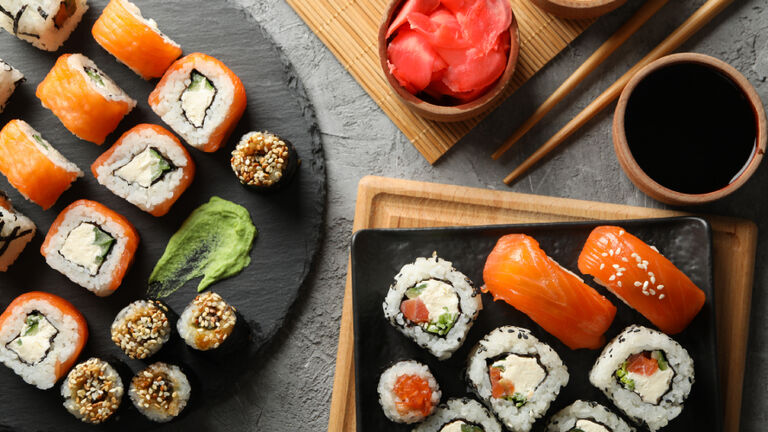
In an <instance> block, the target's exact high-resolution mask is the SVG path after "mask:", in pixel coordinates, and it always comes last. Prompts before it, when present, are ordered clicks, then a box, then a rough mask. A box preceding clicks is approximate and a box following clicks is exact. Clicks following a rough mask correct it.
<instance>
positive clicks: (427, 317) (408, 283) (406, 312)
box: [382, 254, 483, 360]
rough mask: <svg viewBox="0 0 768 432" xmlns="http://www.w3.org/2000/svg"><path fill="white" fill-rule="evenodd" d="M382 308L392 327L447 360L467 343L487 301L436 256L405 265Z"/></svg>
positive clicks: (467, 280)
mask: <svg viewBox="0 0 768 432" xmlns="http://www.w3.org/2000/svg"><path fill="white" fill-rule="evenodd" d="M382 306H383V308H384V317H385V318H386V319H387V320H388V321H389V323H390V324H392V326H394V327H395V328H396V329H398V330H399V331H400V332H401V333H403V334H404V335H406V336H407V337H409V338H411V339H413V341H414V342H416V343H417V344H419V346H421V347H423V348H426V349H427V350H429V352H431V353H432V355H434V356H435V357H437V358H438V359H440V360H445V359H447V358H450V357H451V356H452V355H453V353H454V352H455V351H456V350H457V349H459V347H460V346H461V345H462V344H463V343H464V339H465V338H466V337H467V333H468V332H469V329H470V328H471V327H472V324H474V322H475V320H476V319H477V316H478V314H479V313H480V310H481V309H482V308H483V301H482V299H481V297H480V291H479V290H477V289H475V288H474V287H473V286H472V282H471V281H470V280H469V279H468V278H467V277H466V276H464V274H462V273H461V272H459V271H458V270H456V269H455V268H453V266H452V264H451V262H449V261H446V260H444V259H442V258H438V256H437V254H434V255H433V256H432V257H431V258H423V257H422V258H417V259H416V261H414V262H413V263H411V264H407V265H405V266H404V267H403V268H402V269H401V270H400V273H398V274H397V276H395V282H394V283H393V284H392V286H390V287H389V291H388V292H387V296H386V298H385V299H384V303H383V305H382Z"/></svg>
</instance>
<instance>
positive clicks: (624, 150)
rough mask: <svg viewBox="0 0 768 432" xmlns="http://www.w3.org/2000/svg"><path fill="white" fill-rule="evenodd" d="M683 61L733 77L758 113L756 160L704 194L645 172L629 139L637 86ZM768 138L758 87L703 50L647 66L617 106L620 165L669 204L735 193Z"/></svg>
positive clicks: (616, 147)
mask: <svg viewBox="0 0 768 432" xmlns="http://www.w3.org/2000/svg"><path fill="white" fill-rule="evenodd" d="M682 63H694V64H699V65H703V66H707V67H710V68H713V69H715V70H716V71H718V72H720V73H722V74H723V75H725V76H726V77H728V78H729V79H731V80H732V81H733V82H734V83H735V84H736V85H737V86H738V87H739V88H740V89H741V91H742V92H744V95H745V96H746V97H747V99H749V101H750V103H751V105H752V110H753V111H754V113H755V123H756V127H757V131H756V139H755V141H756V145H757V150H756V151H755V152H754V154H753V155H752V159H751V160H750V161H749V163H748V164H747V165H746V168H745V169H744V170H743V171H742V172H741V174H739V176H738V177H737V178H736V180H735V181H733V182H731V183H730V184H729V185H727V186H725V187H724V188H722V189H719V190H716V191H712V192H708V193H703V194H687V193H682V192H677V191H675V190H672V189H669V188H667V187H665V186H662V185H661V184H659V183H657V182H656V181H655V180H653V179H652V178H651V177H650V176H648V174H646V173H645V171H643V170H642V168H640V165H639V164H638V163H637V161H636V160H635V157H634V156H633V155H632V152H631V151H630V150H629V143H628V141H627V136H626V130H625V124H624V116H625V114H626V109H627V103H628V102H629V99H630V97H631V96H632V92H633V91H634V90H635V88H637V86H638V84H639V83H640V82H642V81H643V80H644V79H645V78H646V77H648V76H649V75H650V74H652V73H654V72H656V71H658V70H660V69H662V68H665V67H667V66H670V65H673V64H682ZM767 139H768V127H767V126H766V116H765V109H764V107H763V103H762V100H761V99H760V96H759V94H758V93H757V90H755V88H754V86H753V85H752V83H750V82H749V80H747V78H746V77H744V75H742V74H741V72H739V71H738V70H737V69H736V68H734V67H733V66H731V65H730V64H728V63H726V62H724V61H722V60H720V59H717V58H715V57H712V56H708V55H705V54H699V53H679V54H672V55H668V56H665V57H662V58H660V59H658V60H656V61H654V62H652V63H650V64H649V65H647V66H646V67H644V68H642V69H641V70H640V71H639V72H638V73H637V74H635V76H634V77H632V79H631V80H630V81H629V83H628V84H627V86H626V87H624V90H623V91H622V93H621V97H620V98H619V102H618V104H617V106H616V111H615V113H614V116H613V145H614V150H615V152H616V156H617V157H618V159H619V164H620V165H621V167H622V168H623V169H624V172H625V173H626V174H627V177H629V179H630V180H631V181H632V182H633V183H634V184H635V185H636V186H637V187H638V188H639V189H640V190H642V191H643V192H645V193H646V194H648V195H650V196H651V197H652V198H654V199H657V200H659V201H661V202H664V203H667V204H679V205H693V204H703V203H708V202H712V201H715V200H718V199H720V198H723V197H725V196H727V195H730V194H731V193H733V192H735V191H736V190H737V189H739V188H740V187H741V186H743V185H744V183H746V182H747V180H749V178H750V177H751V176H752V175H753V174H754V173H755V171H756V170H757V168H758V167H759V166H760V162H761V161H762V159H763V154H765V150H766V140H767Z"/></svg>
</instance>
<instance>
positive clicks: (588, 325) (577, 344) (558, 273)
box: [482, 234, 616, 349]
mask: <svg viewBox="0 0 768 432" xmlns="http://www.w3.org/2000/svg"><path fill="white" fill-rule="evenodd" d="M483 280H484V281H485V286H484V287H483V288H482V290H483V292H490V293H491V294H493V298H494V300H504V301H505V302H507V303H508V304H509V305H511V306H513V307H514V308H515V309H517V310H519V311H520V312H522V313H524V314H526V315H528V316H529V317H530V318H531V319H532V320H534V321H536V324H538V325H540V326H541V327H542V328H544V330H546V331H547V332H549V333H550V334H551V335H553V336H555V337H556V338H558V339H560V341H561V342H563V343H564V344H566V345H567V346H568V348H570V349H578V348H589V349H597V348H600V347H601V346H603V344H605V336H604V333H605V332H606V331H607V330H608V328H609V327H610V326H611V323H612V322H613V318H614V317H615V316H616V306H614V305H613V304H612V303H611V302H610V301H608V299H606V298H605V297H603V296H602V295H600V293H598V292H597V291H595V289H594V288H592V287H590V286H589V285H587V284H585V283H584V281H582V280H581V279H580V278H579V277H578V276H576V275H575V274H573V273H572V272H570V271H568V270H567V269H565V268H563V267H562V266H561V265H560V264H558V263H557V262H556V261H555V260H553V259H552V258H550V257H549V256H547V254H546V253H545V252H544V251H543V250H542V249H541V247H539V242H537V241H536V240H535V239H534V238H532V237H529V236H527V235H524V234H510V235H506V236H504V237H502V238H500V239H499V241H498V242H497V243H496V246H495V247H494V248H493V250H492V251H491V254H490V255H488V259H487V260H486V261H485V268H484V269H483Z"/></svg>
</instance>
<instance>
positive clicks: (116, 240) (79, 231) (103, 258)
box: [40, 200, 139, 297]
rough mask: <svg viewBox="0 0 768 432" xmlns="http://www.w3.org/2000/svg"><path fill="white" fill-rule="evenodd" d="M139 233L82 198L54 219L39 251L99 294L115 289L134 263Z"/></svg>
mask: <svg viewBox="0 0 768 432" xmlns="http://www.w3.org/2000/svg"><path fill="white" fill-rule="evenodd" d="M138 245H139V233H138V232H137V231H136V229H135V228H134V227H133V225H131V223H130V222H128V220H126V219H125V218H124V217H122V216H120V215H119V214H117V213H115V212H114V211H112V210H110V209H108V208H107V207H105V206H103V205H101V204H99V203H97V202H94V201H89V200H79V201H75V202H73V203H72V204H70V205H69V206H68V207H67V208H65V209H64V210H63V211H62V212H61V213H60V214H59V216H58V217H57V218H56V220H55V221H53V225H51V228H50V229H49V230H48V235H47V236H46V237H45V241H44V242H43V245H42V247H41V248H40V252H41V253H42V254H43V256H44V257H45V261H46V262H47V263H48V265H49V266H51V268H52V269H54V270H56V271H58V272H60V273H62V274H63V275H64V276H66V277H68V278H69V280H71V281H72V282H74V283H76V284H78V285H80V286H82V287H83V288H86V289H87V290H89V291H91V292H92V293H94V294H96V295H97V296H99V297H106V296H108V295H111V294H112V293H114V292H115V290H116V289H117V288H118V287H119V286H120V284H121V283H122V281H123V276H125V273H126V272H127V271H128V268H129V267H130V266H131V264H132V263H133V256H134V254H135V253H136V248H137V247H138Z"/></svg>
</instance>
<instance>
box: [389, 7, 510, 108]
mask: <svg viewBox="0 0 768 432" xmlns="http://www.w3.org/2000/svg"><path fill="white" fill-rule="evenodd" d="M404 1H406V0H390V2H389V6H387V9H386V12H385V13H384V18H383V19H382V21H381V24H380V25H379V37H378V44H379V46H378V48H379V64H380V66H381V70H382V72H383V73H384V76H385V77H386V79H387V83H389V87H390V88H391V89H392V90H394V92H395V95H397V96H398V98H399V99H400V100H401V101H403V102H404V103H405V104H406V105H408V106H409V107H410V108H411V109H412V110H414V111H416V112H417V113H418V114H420V115H421V116H423V117H426V118H429V119H432V120H437V121H460V120H466V119H468V118H471V117H474V116H476V115H478V114H480V113H481V112H483V111H485V110H486V109H487V108H488V107H489V106H490V105H491V104H493V103H494V102H495V101H496V100H497V99H498V98H500V97H501V96H502V94H503V93H504V90H505V89H506V88H507V86H508V85H509V83H510V81H511V80H512V76H513V75H514V74H515V69H516V67H517V60H518V56H519V53H520V32H519V29H518V24H517V19H516V17H515V12H514V10H513V11H512V23H511V24H510V25H509V36H510V42H509V54H508V56H507V66H506V68H505V69H504V73H503V74H502V75H501V77H499V79H498V80H497V81H496V83H495V84H494V85H493V87H491V88H490V89H489V90H488V91H487V92H485V93H484V94H482V95H481V96H480V97H478V98H477V99H474V100H472V101H469V102H466V103H463V104H460V105H452V106H447V105H438V104H433V103H430V102H427V101H425V100H423V99H420V98H418V97H416V96H415V95H413V94H411V92H409V91H408V90H406V89H404V88H403V87H402V86H401V85H400V83H399V82H398V81H397V79H396V78H395V77H394V76H393V75H392V74H391V73H390V72H389V66H388V65H387V60H388V56H387V30H388V28H389V23H390V22H391V21H392V19H393V18H394V15H395V12H396V11H397V10H398V9H399V7H400V5H401V4H402V3H403V2H404Z"/></svg>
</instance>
